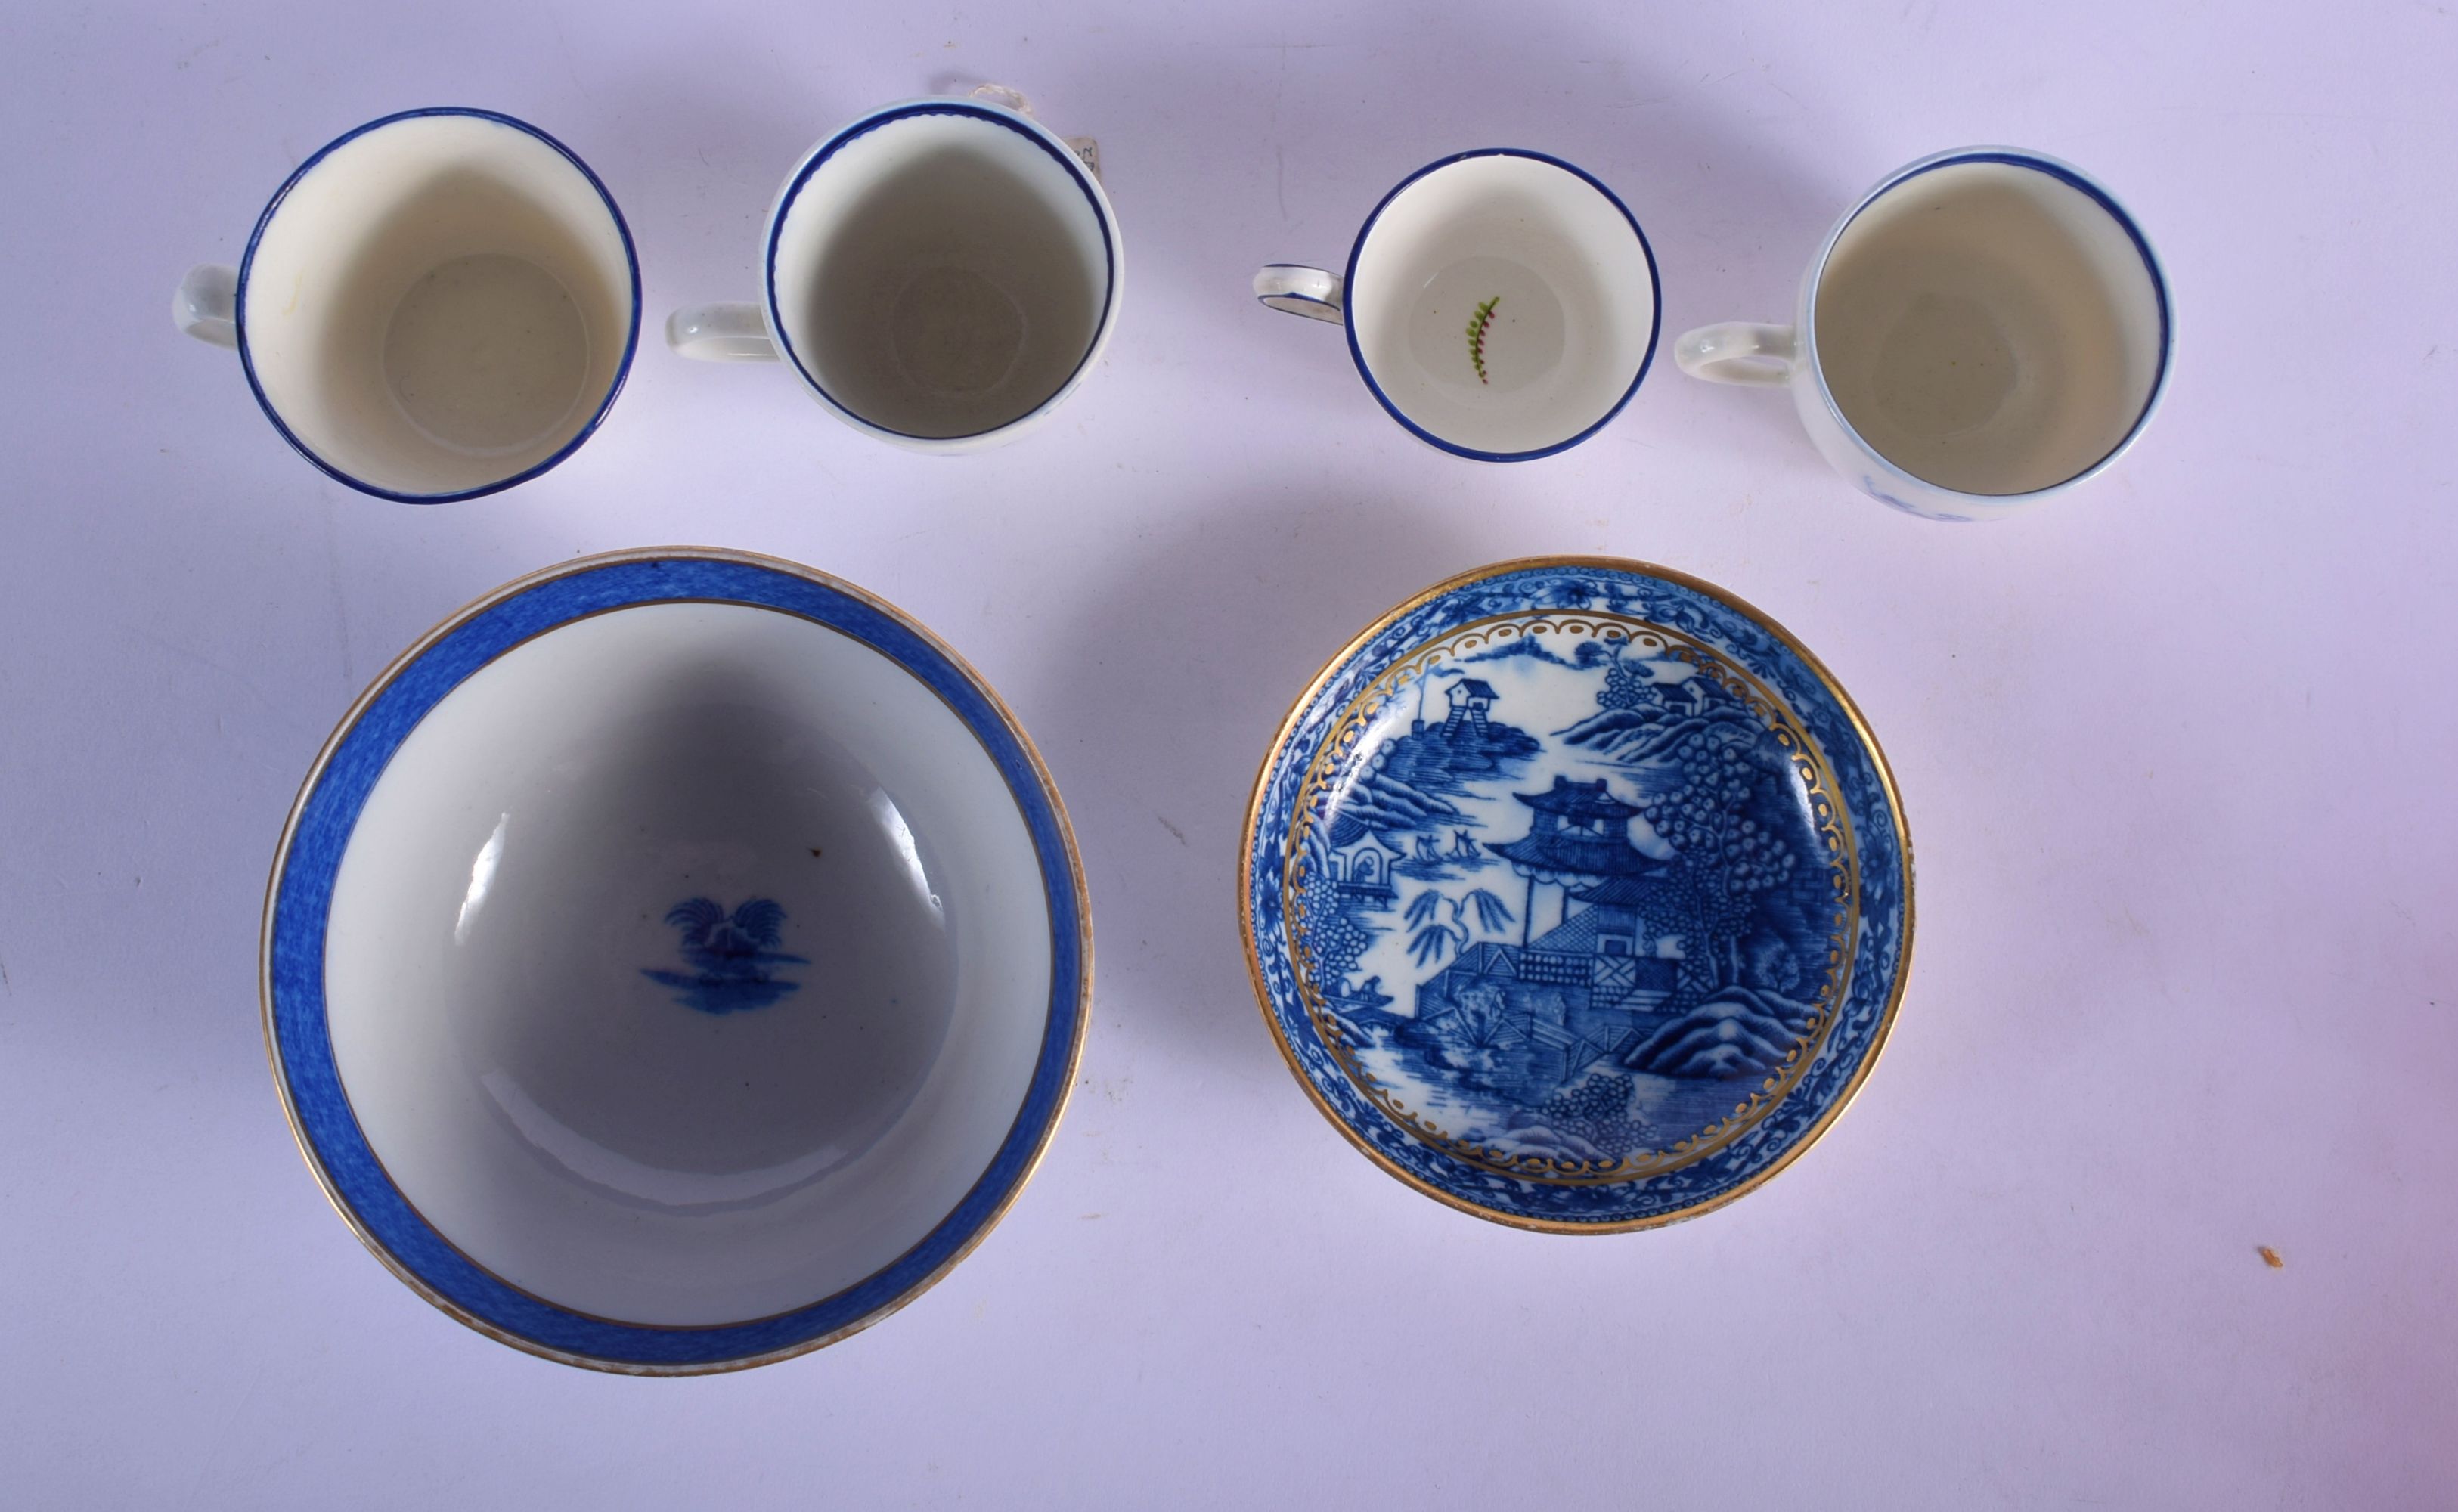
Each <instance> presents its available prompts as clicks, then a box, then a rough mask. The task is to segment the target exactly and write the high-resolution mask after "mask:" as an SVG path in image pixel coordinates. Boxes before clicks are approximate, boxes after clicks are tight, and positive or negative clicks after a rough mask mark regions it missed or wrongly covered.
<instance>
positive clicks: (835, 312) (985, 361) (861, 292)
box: [768, 101, 1117, 440]
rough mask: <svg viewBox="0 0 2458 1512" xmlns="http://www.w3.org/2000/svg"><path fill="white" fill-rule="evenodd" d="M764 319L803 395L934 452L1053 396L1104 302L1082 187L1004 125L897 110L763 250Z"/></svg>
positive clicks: (845, 142)
mask: <svg viewBox="0 0 2458 1512" xmlns="http://www.w3.org/2000/svg"><path fill="white" fill-rule="evenodd" d="M768 280H769V288H768V294H769V299H770V301H771V314H772V318H773V319H774V320H775V321H776V322H777V325H778V330H779V334H780V335H781V337H782V338H783V341H784V344H785V347H786V349H787V352H788V354H789V355H790V356H791V357H792V359H793V361H794V362H795V363H796V364H797V365H798V366H799V367H800V368H801V369H802V375H803V377H804V378H806V379H808V380H809V381H810V383H812V384H813V385H814V386H816V387H817V388H818V389H819V390H820V391H821V393H822V394H823V395H824V396H825V397H826V398H827V399H828V400H829V401H830V402H831V403H833V404H835V405H836V406H837V407H838V408H840V409H842V410H844V412H845V413H847V414H849V415H851V416H852V417H853V418H854V419H856V420H859V421H861V422H863V423H864V424H865V425H871V426H874V427H876V428H878V429H880V430H884V431H887V432H889V433H891V434H894V435H898V436H906V437H913V438H918V439H925V440H950V439H955V438H959V437H967V436H977V435H982V434H986V433H988V432H990V431H994V430H997V429H1000V428H1001V427H1003V426H1006V425H1013V424H1014V423H1016V422H1017V421H1019V420H1022V419H1024V418H1025V417H1027V416H1029V415H1031V414H1032V413H1033V412H1034V411H1035V410H1037V409H1039V408H1041V407H1042V406H1043V405H1045V404H1049V403H1050V402H1051V401H1052V399H1054V398H1056V397H1057V396H1058V395H1059V394H1061V393H1062V392H1064V391H1065V390H1066V388H1067V387H1068V386H1069V385H1070V384H1071V383H1073V382H1074V380H1075V378H1076V377H1077V375H1078V374H1079V373H1080V372H1081V371H1082V369H1083V367H1084V364H1085V362H1086V361H1087V360H1088V359H1089V357H1090V356H1091V354H1092V351H1093V349H1094V344H1095V343H1096V342H1097V341H1098V340H1099V338H1100V335H1101V332H1102V330H1103V327H1104V325H1105V323H1106V321H1108V318H1109V311H1110V306H1111V303H1112V300H1113V298H1114V294H1115V290H1116V285H1117V267H1116V258H1115V256H1114V244H1113V242H1112V239H1111V238H1110V234H1109V229H1108V223H1107V216H1106V214H1105V212H1104V211H1103V210H1102V209H1101V207H1100V205H1099V203H1098V201H1097V198H1096V196H1095V194H1094V191H1093V190H1092V188H1091V186H1090V184H1089V181H1088V180H1087V179H1086V178H1085V176H1084V173H1083V170H1082V169H1081V168H1080V167H1079V166H1078V165H1077V164H1076V163H1074V162H1073V160H1072V159H1071V158H1070V157H1069V156H1068V155H1067V154H1066V153H1065V151H1064V149H1062V148H1060V147H1057V146H1054V145H1052V143H1051V142H1050V141H1048V140H1047V139H1046V138H1045V137H1044V135H1042V134H1040V133H1039V132H1037V131H1035V130H1034V129H1033V128H1032V127H1031V126H1030V125H1028V124H1026V123H1024V122H1022V121H1019V120H1017V119H1015V118H1013V117H1011V116H1010V115H1008V114H1006V113H1005V112H1001V111H997V110H993V109H989V108H986V107H980V106H975V105H971V104H967V103H963V102H952V101H951V102H933V103H930V104H926V105H915V106H907V107H903V108H900V109H898V110H894V111H889V112H886V113H884V114H881V115H879V116H876V117H873V118H872V119H871V120H869V121H867V122H865V123H864V124H863V125H862V126H860V127H858V128H856V129H855V130H854V131H852V132H850V133H849V134H847V135H844V136H841V137H839V138H837V139H835V140H833V141H831V142H829V143H827V144H826V145H825V146H823V147H822V148H821V149H820V150H819V151H817V152H816V153H814V154H813V155H811V157H810V158H809V159H808V160H807V161H806V162H805V163H804V164H803V166H802V169H801V171H800V172H799V173H798V174H797V175H796V176H795V178H794V179H793V180H792V181H791V182H790V183H789V184H788V185H787V187H786V190H785V196H784V199H783V202H782V204H781V209H780V213H779V215H778V217H777V220H776V223H775V228H774V230H773V232H772V233H771V237H770V241H769V260H768Z"/></svg>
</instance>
